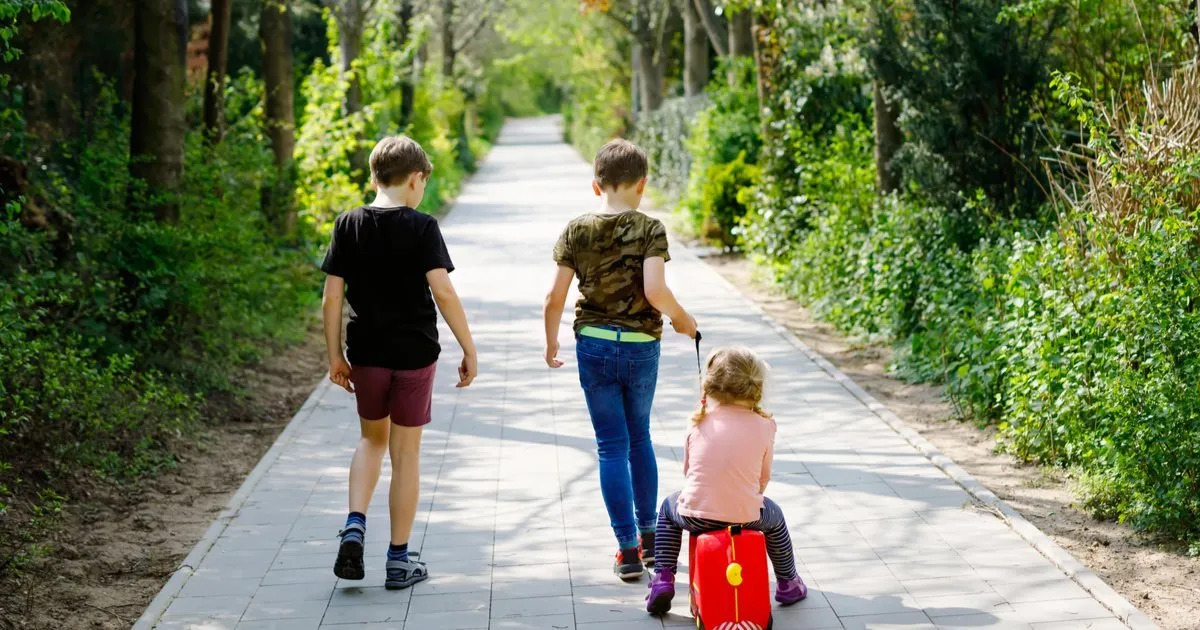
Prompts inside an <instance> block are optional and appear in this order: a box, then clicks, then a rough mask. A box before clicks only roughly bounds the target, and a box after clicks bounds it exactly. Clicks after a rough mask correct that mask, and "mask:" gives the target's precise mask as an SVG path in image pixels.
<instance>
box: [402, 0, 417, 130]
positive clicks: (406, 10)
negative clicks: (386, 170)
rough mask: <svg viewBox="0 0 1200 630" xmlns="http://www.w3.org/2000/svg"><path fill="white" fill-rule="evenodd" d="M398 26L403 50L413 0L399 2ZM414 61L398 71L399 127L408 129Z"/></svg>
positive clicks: (407, 37)
mask: <svg viewBox="0 0 1200 630" xmlns="http://www.w3.org/2000/svg"><path fill="white" fill-rule="evenodd" d="M399 17H400V24H399V36H400V41H399V42H398V45H399V46H400V47H401V48H403V47H405V46H407V45H408V40H409V38H410V37H412V18H413V0H400V16H399ZM416 67H417V64H416V59H413V63H412V64H411V65H410V66H409V67H408V68H401V69H400V76H399V80H400V127H401V128H405V127H408V123H409V122H411V121H412V115H413V98H414V97H415V96H416V77H414V76H413V74H414V72H415V70H416Z"/></svg>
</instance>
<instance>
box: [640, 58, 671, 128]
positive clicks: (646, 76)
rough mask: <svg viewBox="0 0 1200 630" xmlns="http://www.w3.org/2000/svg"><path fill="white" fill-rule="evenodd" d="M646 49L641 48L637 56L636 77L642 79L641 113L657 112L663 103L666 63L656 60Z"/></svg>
mask: <svg viewBox="0 0 1200 630" xmlns="http://www.w3.org/2000/svg"><path fill="white" fill-rule="evenodd" d="M657 56H658V55H655V54H653V53H651V51H650V50H648V47H645V46H643V47H642V54H641V55H639V56H638V66H639V72H638V75H639V76H641V78H642V85H641V92H642V112H643V113H648V112H653V111H656V110H658V108H659V107H662V103H663V84H664V83H665V82H666V63H663V62H662V61H660V60H659V59H656V58H655V57H657Z"/></svg>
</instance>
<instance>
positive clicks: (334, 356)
mask: <svg viewBox="0 0 1200 630" xmlns="http://www.w3.org/2000/svg"><path fill="white" fill-rule="evenodd" d="M345 296H346V281H345V280H344V279H342V278H341V277H339V276H325V291H324V294H323V295H322V296H321V318H322V320H323V321H324V323H325V350H326V352H328V353H329V380H331V381H333V382H334V384H336V385H338V386H339V387H342V388H344V389H345V390H346V391H348V392H350V393H352V394H353V393H354V385H353V384H351V382H350V364H349V363H347V362H346V357H345V356H344V355H343V354H342V300H344V299H345Z"/></svg>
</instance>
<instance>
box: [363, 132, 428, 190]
mask: <svg viewBox="0 0 1200 630" xmlns="http://www.w3.org/2000/svg"><path fill="white" fill-rule="evenodd" d="M432 172H433V164H431V163H430V162H429V156H427V155H425V150H424V149H422V148H421V145H419V144H417V141H416V140H413V139H412V138H409V137H408V136H389V137H387V138H384V139H383V140H380V141H379V143H378V144H376V145H375V148H374V149H372V150H371V179H372V180H373V181H374V182H375V183H376V184H378V185H380V186H392V185H394V184H399V183H402V182H404V180H406V179H408V176H409V175H412V174H413V173H421V174H422V175H424V176H426V177H429V174H430V173H432Z"/></svg>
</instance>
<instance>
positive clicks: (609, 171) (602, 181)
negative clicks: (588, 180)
mask: <svg viewBox="0 0 1200 630" xmlns="http://www.w3.org/2000/svg"><path fill="white" fill-rule="evenodd" d="M648 170H650V163H649V162H648V161H647V160H646V153H645V152H644V151H642V150H641V149H639V148H638V147H637V145H636V144H634V143H632V142H630V141H628V140H622V139H620V138H617V139H616V140H612V141H609V143H608V144H606V145H604V146H603V147H601V148H600V152H599V153H597V154H596V163H595V173H596V183H597V184H599V185H600V187H601V188H620V187H621V186H627V185H629V184H636V183H638V182H639V181H641V179H642V178H643V177H645V176H646V171H648Z"/></svg>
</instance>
